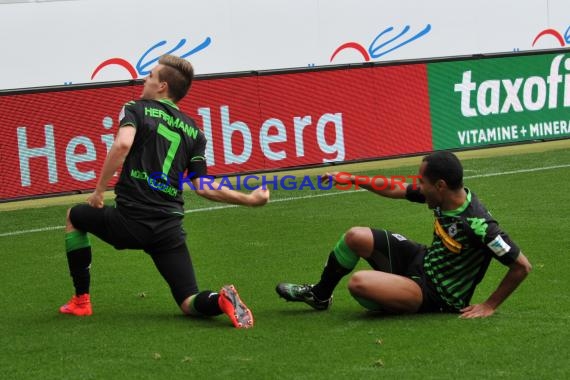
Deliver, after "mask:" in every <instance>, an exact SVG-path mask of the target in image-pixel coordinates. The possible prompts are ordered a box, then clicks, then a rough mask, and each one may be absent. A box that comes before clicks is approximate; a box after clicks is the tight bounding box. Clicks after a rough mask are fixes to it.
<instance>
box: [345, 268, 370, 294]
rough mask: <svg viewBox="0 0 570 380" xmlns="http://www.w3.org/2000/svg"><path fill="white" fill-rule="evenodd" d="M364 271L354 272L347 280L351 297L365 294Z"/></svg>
mask: <svg viewBox="0 0 570 380" xmlns="http://www.w3.org/2000/svg"><path fill="white" fill-rule="evenodd" d="M365 277H366V276H365V274H364V272H362V271H360V272H356V273H354V274H353V275H352V276H351V277H350V279H349V280H348V291H349V292H350V294H352V296H353V297H362V296H364V295H365V294H366V289H367V287H366V280H365Z"/></svg>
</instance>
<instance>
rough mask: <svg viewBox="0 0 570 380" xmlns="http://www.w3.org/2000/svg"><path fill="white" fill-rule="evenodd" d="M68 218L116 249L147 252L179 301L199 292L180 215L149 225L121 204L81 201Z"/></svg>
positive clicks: (77, 227) (72, 209) (80, 228)
mask: <svg viewBox="0 0 570 380" xmlns="http://www.w3.org/2000/svg"><path fill="white" fill-rule="evenodd" d="M69 219H70V220H71V223H72V224H73V226H74V227H75V228H76V229H78V230H81V231H84V232H89V233H91V234H93V235H95V236H97V237H98V238H100V239H101V240H103V241H105V242H106V243H108V244H111V245H112V246H113V247H115V248H116V249H139V250H143V251H145V252H146V253H148V254H149V255H150V256H151V257H152V260H153V261H154V264H155V265H156V267H157V269H158V271H159V272H160V274H161V275H162V277H163V278H164V279H165V280H166V282H167V283H168V285H169V286H170V290H171V292H172V295H173V297H174V298H175V300H176V302H177V303H178V305H180V304H181V303H182V301H184V300H185V299H186V298H187V297H189V296H191V295H193V294H196V293H198V285H197V283H196V276H195V274H194V268H193V266H192V259H191V257H190V253H189V251H188V247H187V245H186V233H185V232H184V230H183V228H182V219H181V218H177V217H174V218H164V220H159V221H158V222H157V221H156V220H153V221H152V223H153V224H152V225H153V227H150V226H149V224H148V223H145V222H144V221H141V220H136V219H133V218H132V217H129V215H128V212H125V211H124V210H122V209H121V208H115V207H111V206H105V207H103V208H93V207H90V206H89V205H86V204H80V205H77V206H74V207H72V208H71V210H70V213H69Z"/></svg>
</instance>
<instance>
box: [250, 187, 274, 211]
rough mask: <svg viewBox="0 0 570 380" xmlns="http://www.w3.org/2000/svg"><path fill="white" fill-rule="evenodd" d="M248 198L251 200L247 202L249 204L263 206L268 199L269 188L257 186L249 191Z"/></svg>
mask: <svg viewBox="0 0 570 380" xmlns="http://www.w3.org/2000/svg"><path fill="white" fill-rule="evenodd" d="M249 198H250V200H251V201H250V204H249V205H250V206H253V207H256V206H263V205H264V204H266V203H267V202H268V201H269V189H263V188H261V187H258V188H257V189H255V190H253V191H252V192H251V194H250V195H249Z"/></svg>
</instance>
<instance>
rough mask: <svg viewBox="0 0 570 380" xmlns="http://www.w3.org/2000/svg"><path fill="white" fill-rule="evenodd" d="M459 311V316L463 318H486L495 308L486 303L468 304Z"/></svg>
mask: <svg viewBox="0 0 570 380" xmlns="http://www.w3.org/2000/svg"><path fill="white" fill-rule="evenodd" d="M459 311H460V312H461V315H460V316H459V318H463V319H470V318H486V317H489V316H491V315H493V313H495V309H493V308H492V307H491V306H489V305H487V304H486V303H480V304H476V305H469V306H467V307H464V308H463V309H461V310H459Z"/></svg>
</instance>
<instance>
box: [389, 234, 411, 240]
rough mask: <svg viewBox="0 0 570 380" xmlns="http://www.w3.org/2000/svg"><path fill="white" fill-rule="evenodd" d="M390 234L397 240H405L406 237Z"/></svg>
mask: <svg viewBox="0 0 570 380" xmlns="http://www.w3.org/2000/svg"><path fill="white" fill-rule="evenodd" d="M392 236H394V237H395V238H396V239H398V241H406V240H408V239H406V237H405V236H402V235H400V234H392Z"/></svg>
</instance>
